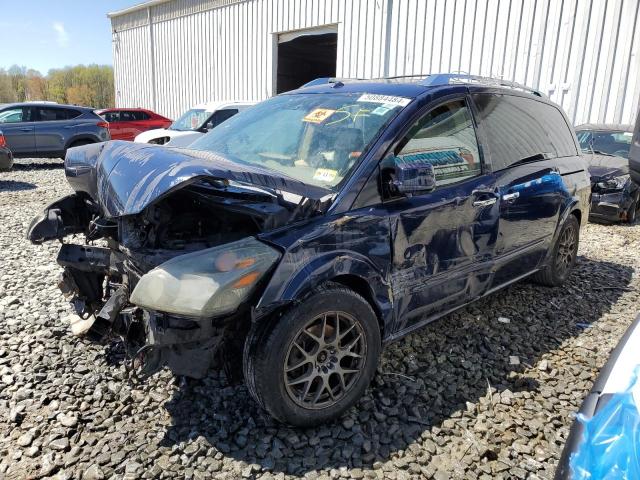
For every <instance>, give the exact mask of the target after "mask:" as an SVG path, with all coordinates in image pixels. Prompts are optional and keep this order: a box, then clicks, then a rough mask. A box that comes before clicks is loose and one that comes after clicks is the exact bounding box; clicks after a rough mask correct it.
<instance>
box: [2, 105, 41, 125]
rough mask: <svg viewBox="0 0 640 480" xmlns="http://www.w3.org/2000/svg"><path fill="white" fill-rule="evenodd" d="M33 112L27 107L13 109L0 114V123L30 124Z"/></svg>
mask: <svg viewBox="0 0 640 480" xmlns="http://www.w3.org/2000/svg"><path fill="white" fill-rule="evenodd" d="M32 115H33V111H32V110H31V109H30V108H28V107H15V108H9V109H7V110H3V111H2V112H0V123H19V122H31V121H33V119H32V118H31V117H32Z"/></svg>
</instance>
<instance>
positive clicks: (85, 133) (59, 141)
mask: <svg viewBox="0 0 640 480" xmlns="http://www.w3.org/2000/svg"><path fill="white" fill-rule="evenodd" d="M251 105H252V103H250V102H210V103H205V104H201V105H198V106H196V107H194V108H192V109H190V110H188V111H187V112H185V113H184V114H183V115H182V116H181V117H180V118H179V119H178V120H176V121H175V122H172V121H171V120H170V119H168V118H166V117H163V116H162V115H158V114H157V113H155V112H152V111H150V110H146V109H142V108H108V109H102V110H94V109H91V108H88V107H79V106H77V105H60V104H57V103H55V102H25V103H14V104H5V105H0V169H2V170H7V169H10V168H11V166H12V165H13V157H54V158H55V157H61V158H64V156H65V155H66V152H67V150H68V149H69V148H72V147H77V146H80V145H86V144H88V143H98V142H104V141H107V140H129V141H133V140H135V141H136V142H142V143H153V144H159V145H164V144H166V145H167V146H171V147H184V146H187V145H189V144H190V143H192V142H193V141H194V140H196V139H197V138H199V137H201V136H202V135H204V134H205V133H206V132H208V131H209V130H211V129H213V128H215V127H217V126H218V125H220V124H221V123H222V122H224V121H225V120H227V119H229V118H231V117H232V116H233V115H235V114H236V113H238V112H239V111H242V110H244V109H246V108H248V107H249V106H251Z"/></svg>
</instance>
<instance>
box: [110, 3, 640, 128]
mask: <svg viewBox="0 0 640 480" xmlns="http://www.w3.org/2000/svg"><path fill="white" fill-rule="evenodd" d="M639 6H640V0H152V1H149V2H147V3H143V4H141V5H137V6H134V7H132V8H128V9H126V10H122V11H119V12H114V13H111V14H109V17H110V19H111V25H112V32H113V57H114V68H115V84H116V103H117V105H118V106H129V107H136V106H140V107H148V108H151V109H154V110H156V111H158V112H159V113H161V114H164V115H168V116H170V117H174V118H175V117H176V116H178V115H179V114H180V113H181V112H182V111H183V110H185V109H186V108H187V107H189V106H191V105H193V104H196V103H200V102H204V101H207V100H221V99H225V100H263V99H265V98H268V97H270V96H272V95H275V94H276V93H278V92H280V91H284V90H287V89H290V88H294V87H296V86H298V85H300V84H301V83H304V82H305V81H307V80H308V79H311V78H315V77H320V76H338V77H358V78H374V77H381V76H398V75H416V74H422V73H424V74H427V73H436V72H451V71H463V72H468V73H471V74H479V75H486V76H497V77H501V78H505V79H509V80H515V81H517V82H520V83H524V84H527V85H529V86H531V87H534V88H537V89H539V90H540V91H542V92H544V93H546V94H547V95H549V96H550V97H551V99H552V100H554V101H555V102H556V103H558V104H560V105H562V107H564V109H565V110H566V111H567V112H568V114H569V117H570V118H571V119H572V120H573V121H574V122H575V123H576V124H579V123H583V122H587V121H589V122H609V123H633V121H634V119H635V114H636V112H637V110H638V105H639V98H640V58H639V55H638V54H639V50H640V32H639V31H638V30H639V29H640V22H639V21H638V16H639V12H638V10H639Z"/></svg>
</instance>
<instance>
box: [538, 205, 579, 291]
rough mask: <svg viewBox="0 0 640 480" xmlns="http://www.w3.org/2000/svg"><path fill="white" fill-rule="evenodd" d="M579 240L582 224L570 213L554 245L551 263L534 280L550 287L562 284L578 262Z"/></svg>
mask: <svg viewBox="0 0 640 480" xmlns="http://www.w3.org/2000/svg"><path fill="white" fill-rule="evenodd" d="M579 242H580V224H579V223H578V219H577V218H576V217H575V215H569V218H567V220H565V222H564V224H563V225H562V228H561V229H560V233H559V234H558V238H557V239H556V242H555V244H554V245H553V249H552V251H551V258H550V259H549V263H548V264H547V265H546V266H545V267H544V268H543V269H542V270H540V271H539V272H538V273H536V274H535V275H534V277H533V279H534V281H536V282H537V283H539V284H541V285H546V286H548V287H559V286H560V285H562V284H563V283H564V282H565V280H566V279H567V277H568V276H569V274H570V273H571V270H572V269H573V266H574V265H575V263H576V257H577V254H578V244H579Z"/></svg>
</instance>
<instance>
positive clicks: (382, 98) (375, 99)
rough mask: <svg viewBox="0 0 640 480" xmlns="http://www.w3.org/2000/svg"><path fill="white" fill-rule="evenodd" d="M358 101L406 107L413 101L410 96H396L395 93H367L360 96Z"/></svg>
mask: <svg viewBox="0 0 640 480" xmlns="http://www.w3.org/2000/svg"><path fill="white" fill-rule="evenodd" d="M358 102H370V103H382V104H383V105H384V104H387V105H385V106H391V105H393V106H394V107H406V106H407V105H409V103H410V102H411V99H410V98H404V97H394V96H393V95H378V94H375V93H365V94H362V95H361V96H360V98H358Z"/></svg>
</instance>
